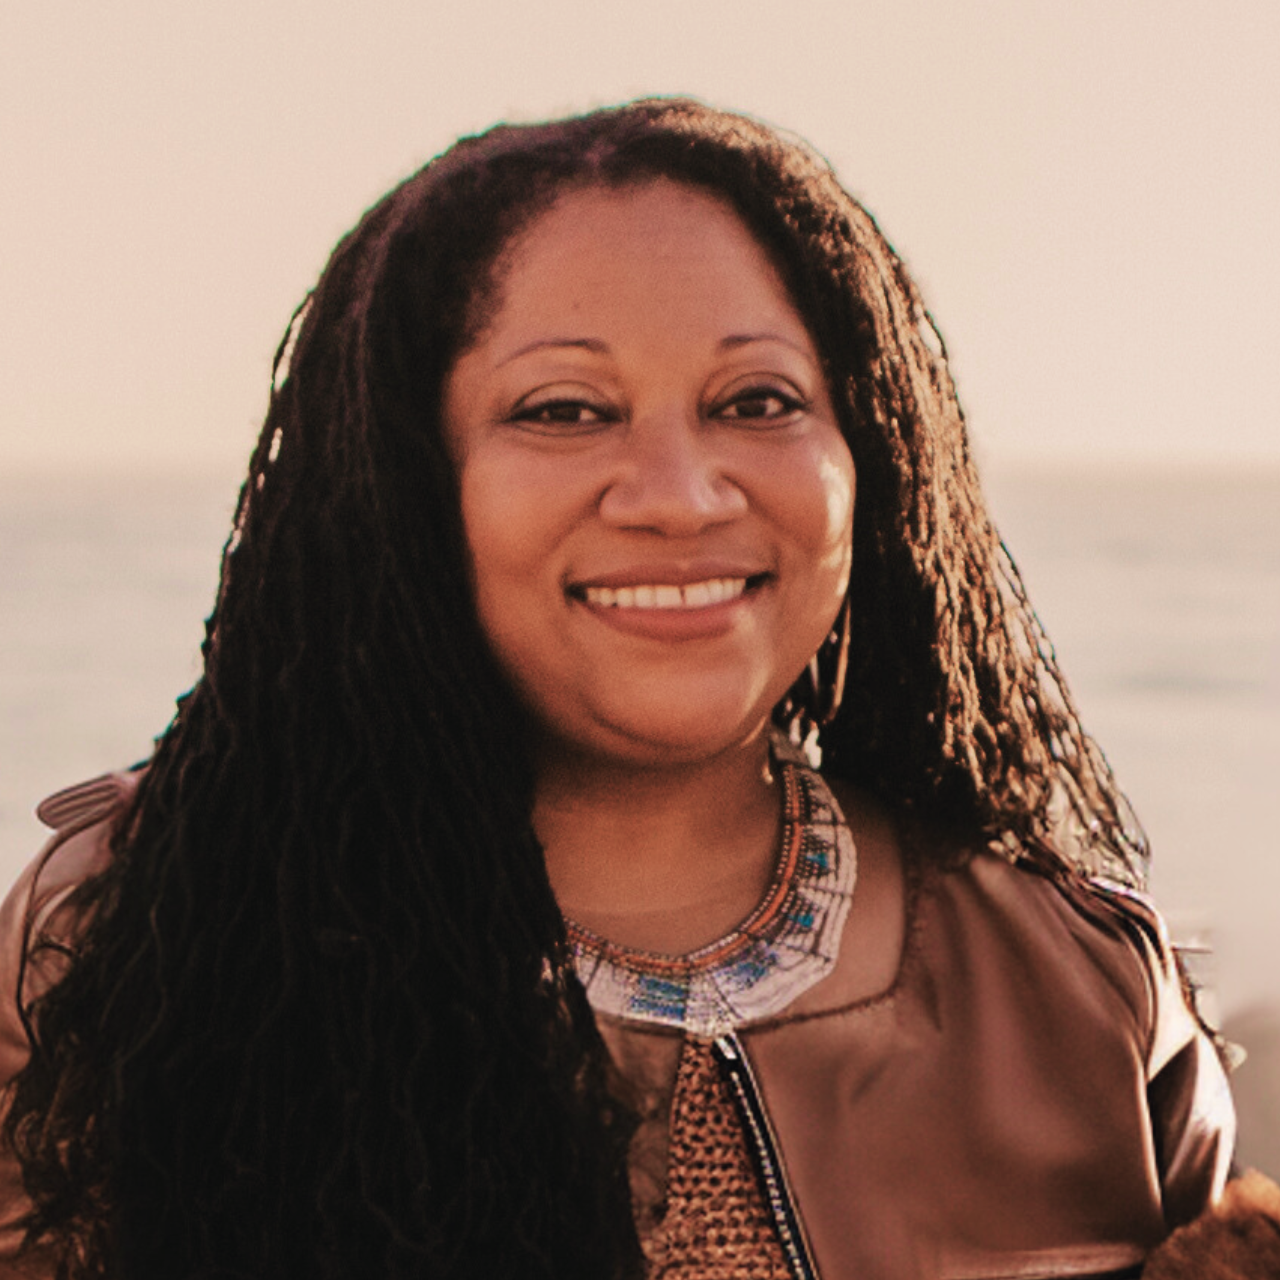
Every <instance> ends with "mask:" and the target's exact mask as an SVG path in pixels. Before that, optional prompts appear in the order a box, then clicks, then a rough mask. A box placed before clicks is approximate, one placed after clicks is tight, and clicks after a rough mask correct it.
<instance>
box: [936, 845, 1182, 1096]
mask: <svg viewBox="0 0 1280 1280" xmlns="http://www.w3.org/2000/svg"><path fill="white" fill-rule="evenodd" d="M922 881H923V887H922V893H921V899H922V901H921V905H920V910H921V912H922V913H923V914H924V915H926V917H927V921H926V926H927V933H928V935H929V936H928V937H927V938H926V943H927V942H930V941H931V942H932V944H933V945H934V947H935V948H944V949H947V950H952V951H963V952H964V953H966V954H967V955H969V956H971V957H973V958H974V963H975V964H976V965H977V966H978V967H979V969H980V970H981V969H982V968H984V964H983V961H984V958H985V959H987V960H989V962H990V966H992V967H998V968H999V969H1000V970H1001V971H1002V972H1003V973H1004V974H1006V975H1011V974H1015V973H1016V974H1017V985H1020V986H1022V987H1023V988H1025V989H1027V990H1028V991H1035V992H1036V993H1037V994H1038V995H1039V996H1041V997H1043V998H1045V999H1047V1000H1051V1001H1052V1004H1053V1005H1056V1006H1058V1007H1060V1008H1063V1009H1066V1008H1068V1007H1070V1006H1072V1005H1073V1004H1074V1005H1079V1006H1083V1007H1087V1008H1089V1009H1092V1010H1094V1011H1095V1012H1096V1013H1097V1014H1098V1015H1099V1016H1100V1017H1103V1018H1105V1019H1106V1020H1108V1021H1111V1022H1112V1025H1113V1026H1117V1027H1124V1028H1125V1029H1126V1030H1127V1032H1128V1033H1129V1035H1130V1036H1131V1037H1132V1040H1133V1044H1134V1047H1135V1049H1136V1050H1137V1051H1138V1053H1139V1054H1140V1056H1141V1059H1142V1061H1143V1063H1144V1064H1145V1067H1146V1070H1147V1072H1148V1075H1149V1076H1153V1075H1155V1074H1156V1073H1157V1072H1158V1071H1159V1070H1160V1069H1161V1067H1162V1066H1163V1065H1164V1064H1165V1063H1166V1062H1168V1061H1169V1059H1170V1058H1171V1057H1172V1056H1173V1055H1175V1054H1176V1053H1177V1052H1178V1051H1179V1050H1180V1049H1181V1048H1182V1047H1183V1046H1184V1045H1185V1044H1186V1043H1187V1042H1188V1041H1190V1040H1191V1039H1192V1038H1193V1037H1194V1036H1195V1035H1196V1034H1197V1032H1198V1025H1197V1023H1196V1020H1195V1018H1194V1016H1193V1014H1192V1012H1191V1010H1190V1008H1189V1007H1188V1004H1187V1000H1186V997H1185V995H1184V991H1183V987H1182V981H1181V975H1180V970H1179V968H1178V965H1177V962H1176V960H1175V958H1174V952H1173V948H1172V946H1171V944H1170V941H1169V935H1168V930H1167V928H1166V926H1165V923H1164V920H1163V918H1162V917H1161V915H1160V913H1159V911H1158V910H1157V909H1156V907H1155V906H1154V904H1153V903H1152V902H1151V900H1150V899H1149V898H1148V897H1146V896H1145V895H1144V894H1141V893H1138V892H1136V891H1134V890H1132V889H1128V888H1125V887H1123V886H1120V885H1117V884H1112V883H1110V882H1107V881H1105V880H1099V879H1090V878H1086V877H1083V876H1079V875H1075V874H1071V873H1067V872H1064V873H1063V874H1061V875H1050V874H1046V873H1045V872H1043V871H1041V870H1040V869H1039V868H1037V867H1036V866H1035V865H1033V864H1030V863H1027V862H1022V861H1010V860H1008V859H1007V858H1005V857H1003V856H1001V855H998V854H995V853H992V852H990V851H987V850H981V851H978V852H975V853H973V854H971V855H970V856H969V857H968V858H967V859H965V860H964V862H963V863H962V864H961V865H959V866H953V867H951V868H949V869H947V870H945V871H929V872H926V873H924V875H923V876H922ZM1005 985H1007V983H1006V984H1005Z"/></svg>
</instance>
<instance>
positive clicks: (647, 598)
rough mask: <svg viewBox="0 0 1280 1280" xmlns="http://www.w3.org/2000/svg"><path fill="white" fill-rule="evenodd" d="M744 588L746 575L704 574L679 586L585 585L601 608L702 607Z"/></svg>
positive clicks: (589, 597)
mask: <svg viewBox="0 0 1280 1280" xmlns="http://www.w3.org/2000/svg"><path fill="white" fill-rule="evenodd" d="M746 589H747V580H746V578H708V579H707V580H706V581H705V582H690V583H688V584H686V585H685V586H682V587H677V586H673V585H671V584H668V583H652V584H649V583H646V584H644V585H642V586H637V587H618V588H616V589H615V588H613V587H586V588H585V589H584V591H583V594H584V595H585V596H586V600H587V603H588V604H593V605H596V606H598V607H599V608H602V609H705V608H706V607H707V606H708V605H713V604H723V603H724V602H725V601H726V600H736V599H737V598H738V597H739V596H740V595H741V594H742V593H743V592H744V591H745V590H746Z"/></svg>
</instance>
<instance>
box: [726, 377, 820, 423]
mask: <svg viewBox="0 0 1280 1280" xmlns="http://www.w3.org/2000/svg"><path fill="white" fill-rule="evenodd" d="M808 407H809V406H808V402H807V401H806V400H805V399H804V398H803V397H802V396H800V395H799V394H798V393H797V392H795V391H791V390H789V389H787V388H784V387H779V386H777V385H775V384H774V383H763V384H759V385H753V386H748V387H740V388H735V389H734V390H733V391H732V392H730V394H729V395H728V396H726V397H725V398H724V399H723V400H722V401H721V402H720V404H719V405H718V406H717V407H716V408H715V409H713V410H712V415H713V416H714V417H717V418H727V419H729V420H730V421H742V422H759V423H762V424H768V425H774V424H777V423H781V422H789V421H790V420H791V419H792V418H793V417H795V416H796V414H798V413H800V412H801V411H802V410H804V409H807V408H808Z"/></svg>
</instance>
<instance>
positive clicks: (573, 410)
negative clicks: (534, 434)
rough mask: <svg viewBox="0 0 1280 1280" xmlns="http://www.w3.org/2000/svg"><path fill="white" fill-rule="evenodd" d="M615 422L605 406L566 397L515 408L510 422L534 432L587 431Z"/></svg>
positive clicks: (550, 398) (531, 402)
mask: <svg viewBox="0 0 1280 1280" xmlns="http://www.w3.org/2000/svg"><path fill="white" fill-rule="evenodd" d="M615 418H616V414H614V413H613V411H612V410H611V409H609V408H608V407H607V406H605V405H602V404H594V403H592V402H591V401H589V400H581V399H575V398H573V397H570V396H553V397H549V398H548V399H545V400H532V401H530V402H528V403H524V404H519V405H517V406H516V408H515V409H514V411H513V412H512V414H511V417H510V420H511V421H512V422H515V423H519V424H520V425H522V426H526V427H532V428H534V429H535V430H538V429H541V430H544V431H548V432H559V431H574V430H578V431H587V430H590V429H592V428H594V427H598V426H602V425H603V424H604V423H606V422H612V421H614V420H615Z"/></svg>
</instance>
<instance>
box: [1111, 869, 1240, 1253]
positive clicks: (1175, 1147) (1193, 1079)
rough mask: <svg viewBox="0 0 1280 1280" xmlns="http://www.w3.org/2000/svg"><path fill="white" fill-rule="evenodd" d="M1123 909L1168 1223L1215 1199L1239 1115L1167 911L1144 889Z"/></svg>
mask: <svg viewBox="0 0 1280 1280" xmlns="http://www.w3.org/2000/svg"><path fill="white" fill-rule="evenodd" d="M1121 896H1122V898H1123V900H1124V901H1123V906H1122V910H1123V911H1124V912H1125V914H1126V915H1127V916H1128V917H1129V921H1130V928H1129V932H1130V937H1131V939H1132V940H1133V941H1134V942H1135V944H1136V945H1137V947H1138V949H1139V952H1140V954H1141V959H1142V961H1143V965H1142V967H1143V970H1144V973H1145V975H1146V978H1147V983H1148V993H1149V998H1150V1018H1149V1024H1148V1026H1149V1031H1148V1042H1147V1046H1146V1063H1147V1108H1148V1112H1149V1114H1150V1117H1151V1136H1152V1144H1153V1147H1154V1152H1155V1158H1156V1165H1157V1168H1158V1170H1159V1174H1160V1189H1161V1196H1162V1200H1163V1206H1164V1217H1165V1222H1166V1224H1167V1226H1168V1228H1169V1229H1170V1230H1173V1229H1174V1228H1176V1227H1179V1226H1182V1225H1183V1224H1184V1223H1187V1222H1190V1221H1191V1220H1192V1219H1194V1218H1196V1217H1198V1216H1199V1215H1200V1214H1201V1213H1202V1212H1204V1210H1205V1209H1206V1208H1208V1207H1210V1206H1212V1205H1214V1204H1216V1203H1217V1202H1218V1200H1219V1199H1220V1198H1221V1196H1222V1192H1223V1188H1224V1186H1225V1184H1226V1181H1227V1176H1228V1174H1229V1172H1230V1169H1231V1160H1232V1155H1233V1153H1234V1150H1235V1137H1236V1118H1235V1107H1234V1106H1233V1104H1232V1101H1231V1090H1230V1088H1229V1086H1228V1084H1227V1076H1226V1072H1225V1070H1224V1068H1223V1065H1222V1061H1221V1058H1220V1057H1219V1054H1218V1049H1217V1047H1216V1046H1215V1044H1214V1042H1213V1040H1212V1039H1211V1038H1210V1035H1209V1033H1208V1032H1207V1031H1206V1030H1205V1028H1204V1027H1203V1026H1202V1025H1201V1023H1200V1021H1199V1019H1198V1018H1197V1016H1196V1014H1195V1013H1194V1012H1193V1010H1192V1008H1191V1006H1190V1003H1189V999H1188V994H1187V991H1186V989H1185V987H1184V984H1183V979H1182V972H1181V969H1180V967H1179V965H1178V962H1177V960H1176V959H1175V955H1174V950H1173V947H1172V946H1171V944H1170V942H1169V936H1168V931H1167V928H1166V926H1165V923H1164V920H1163V918H1162V917H1161V916H1160V914H1159V913H1158V912H1157V911H1156V910H1155V908H1154V907H1153V906H1152V905H1151V903H1150V901H1149V900H1148V899H1147V898H1145V897H1144V896H1142V895H1139V894H1136V893H1131V892H1124V893H1123V894H1122V895H1121Z"/></svg>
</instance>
